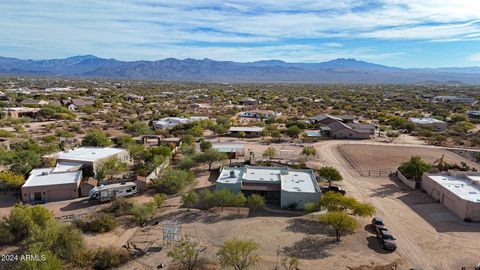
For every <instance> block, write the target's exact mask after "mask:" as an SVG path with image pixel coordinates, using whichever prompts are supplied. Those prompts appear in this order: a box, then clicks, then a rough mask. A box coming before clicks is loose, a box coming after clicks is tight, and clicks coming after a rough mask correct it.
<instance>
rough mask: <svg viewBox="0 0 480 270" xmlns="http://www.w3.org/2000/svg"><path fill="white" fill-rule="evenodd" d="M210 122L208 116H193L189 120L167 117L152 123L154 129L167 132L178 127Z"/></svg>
mask: <svg viewBox="0 0 480 270" xmlns="http://www.w3.org/2000/svg"><path fill="white" fill-rule="evenodd" d="M201 120H208V117H207V116H191V117H189V118H185V117H165V118H162V119H159V120H156V121H152V126H153V128H154V129H162V130H166V129H169V128H173V127H175V126H178V125H182V124H188V123H193V122H196V121H201Z"/></svg>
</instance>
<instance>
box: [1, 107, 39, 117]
mask: <svg viewBox="0 0 480 270" xmlns="http://www.w3.org/2000/svg"><path fill="white" fill-rule="evenodd" d="M3 110H4V111H5V112H6V113H7V115H8V116H10V117H12V118H20V117H35V116H37V114H38V112H39V111H40V108H29V107H11V108H4V109H3Z"/></svg>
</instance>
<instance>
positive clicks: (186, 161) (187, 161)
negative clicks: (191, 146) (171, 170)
mask: <svg viewBox="0 0 480 270" xmlns="http://www.w3.org/2000/svg"><path fill="white" fill-rule="evenodd" d="M196 165H197V164H196V163H195V161H194V160H193V159H192V158H190V157H184V158H183V159H182V160H180V162H179V163H178V168H180V169H182V170H185V171H189V170H190V169H191V168H193V167H195V166H196Z"/></svg>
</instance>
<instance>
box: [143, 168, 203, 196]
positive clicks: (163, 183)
mask: <svg viewBox="0 0 480 270" xmlns="http://www.w3.org/2000/svg"><path fill="white" fill-rule="evenodd" d="M194 183H195V175H194V174H193V173H192V172H190V171H186V170H181V169H173V168H168V169H166V170H165V171H164V172H163V173H162V177H161V178H159V179H155V180H153V181H152V183H151V185H152V186H153V187H154V188H155V189H156V190H157V191H158V192H161V193H165V194H168V195H170V194H176V193H178V192H180V191H182V190H183V189H184V188H185V187H187V186H190V185H193V184H194Z"/></svg>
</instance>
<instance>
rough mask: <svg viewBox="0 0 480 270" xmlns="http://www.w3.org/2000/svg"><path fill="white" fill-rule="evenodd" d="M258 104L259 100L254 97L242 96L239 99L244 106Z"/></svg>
mask: <svg viewBox="0 0 480 270" xmlns="http://www.w3.org/2000/svg"><path fill="white" fill-rule="evenodd" d="M258 104H260V102H259V101H258V100H256V99H254V98H244V99H242V100H240V105H244V106H256V105H258Z"/></svg>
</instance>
